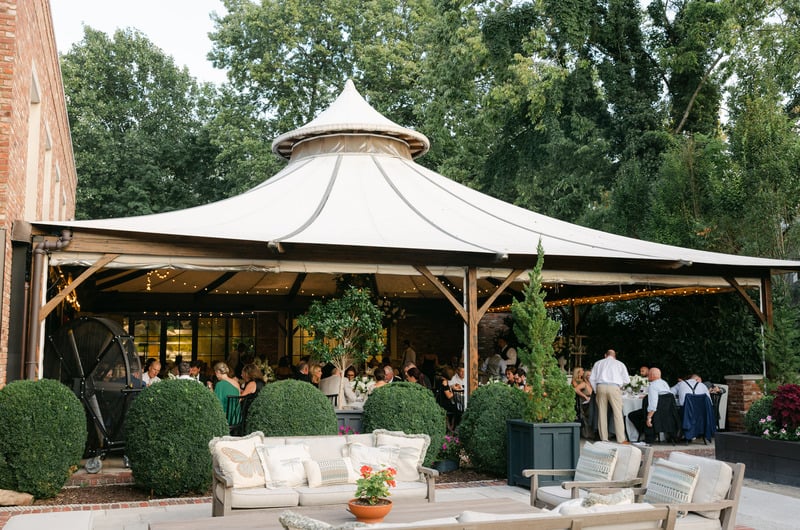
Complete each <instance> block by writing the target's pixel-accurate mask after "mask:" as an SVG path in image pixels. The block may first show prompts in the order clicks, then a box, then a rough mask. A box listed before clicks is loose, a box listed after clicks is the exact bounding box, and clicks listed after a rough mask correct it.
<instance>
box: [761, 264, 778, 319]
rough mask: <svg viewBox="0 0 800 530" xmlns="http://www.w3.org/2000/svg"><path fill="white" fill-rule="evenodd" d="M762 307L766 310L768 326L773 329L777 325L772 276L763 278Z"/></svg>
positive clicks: (765, 315)
mask: <svg viewBox="0 0 800 530" xmlns="http://www.w3.org/2000/svg"><path fill="white" fill-rule="evenodd" d="M761 307H762V308H763V310H764V317H765V319H766V322H767V326H769V327H770V328H771V327H772V326H773V325H774V324H775V320H774V316H775V315H774V312H773V311H772V276H764V277H763V278H761Z"/></svg>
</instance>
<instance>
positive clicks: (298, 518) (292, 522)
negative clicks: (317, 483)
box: [278, 510, 367, 530]
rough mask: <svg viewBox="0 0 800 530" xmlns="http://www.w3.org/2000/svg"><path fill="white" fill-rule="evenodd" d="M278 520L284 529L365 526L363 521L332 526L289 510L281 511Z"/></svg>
mask: <svg viewBox="0 0 800 530" xmlns="http://www.w3.org/2000/svg"><path fill="white" fill-rule="evenodd" d="M278 522H280V523H281V526H283V528H284V530H350V529H351V528H363V527H365V526H367V525H366V524H364V523H358V522H356V521H352V522H349V523H345V524H342V525H339V526H332V525H329V524H328V523H325V522H323V521H318V520H316V519H312V518H311V517H306V516H305V515H300V514H299V513H295V512H293V511H291V510H288V511H285V512H283V513H282V514H281V515H280V517H278Z"/></svg>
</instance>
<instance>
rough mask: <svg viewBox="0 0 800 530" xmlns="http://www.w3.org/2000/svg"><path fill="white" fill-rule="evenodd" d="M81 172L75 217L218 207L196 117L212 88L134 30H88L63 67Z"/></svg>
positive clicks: (217, 180) (208, 148)
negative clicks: (111, 32) (214, 204)
mask: <svg viewBox="0 0 800 530" xmlns="http://www.w3.org/2000/svg"><path fill="white" fill-rule="evenodd" d="M61 63H62V64H61V70H62V74H63V78H64V89H65V93H66V97H67V109H68V111H69V122H70V128H71V130H72V140H73V146H74V151H75V163H76V168H77V172H78V180H79V185H78V190H77V206H76V210H77V212H76V216H77V217H79V218H105V217H122V216H128V215H135V214H148V213H154V212H161V211H167V210H174V209H178V208H184V207H188V206H194V205H197V204H202V203H205V202H209V201H211V200H214V199H218V198H221V197H222V196H223V193H224V191H225V190H224V186H222V183H221V176H220V175H219V174H218V173H217V172H216V170H215V164H214V160H215V157H216V154H217V149H216V147H214V146H213V144H212V143H211V142H210V138H209V137H208V135H207V134H205V133H204V130H203V123H202V121H201V119H200V113H201V112H202V109H200V108H199V105H200V101H201V96H206V97H209V93H210V91H211V88H210V87H208V86H198V84H197V83H196V82H195V81H194V79H193V78H192V77H191V76H190V75H189V73H188V71H187V70H186V69H185V68H183V69H180V68H178V67H177V66H175V63H174V61H173V60H172V58H171V57H168V56H166V55H165V54H164V53H163V52H162V51H161V50H159V49H158V48H156V47H155V46H154V45H153V44H152V43H151V42H150V41H149V40H148V39H147V38H146V37H145V36H144V35H142V34H141V33H139V32H137V31H135V30H118V31H117V32H116V33H115V34H114V36H113V38H109V37H108V36H107V35H106V34H105V33H103V32H100V31H96V30H93V29H91V28H89V27H86V28H85V29H84V37H83V40H82V41H81V42H79V43H77V44H75V45H73V47H72V48H71V49H70V50H69V52H67V53H66V54H64V55H62V57H61Z"/></svg>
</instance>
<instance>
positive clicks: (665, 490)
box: [644, 458, 700, 504]
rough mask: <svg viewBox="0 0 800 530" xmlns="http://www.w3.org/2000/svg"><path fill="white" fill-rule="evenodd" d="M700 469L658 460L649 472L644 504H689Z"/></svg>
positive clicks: (694, 466) (661, 459)
mask: <svg viewBox="0 0 800 530" xmlns="http://www.w3.org/2000/svg"><path fill="white" fill-rule="evenodd" d="M699 471H700V467H699V466H697V465H684V464H679V463H677V462H670V461H668V460H664V459H663V458H659V459H658V460H656V461H655V463H654V464H653V468H652V470H651V471H650V479H649V480H648V481H647V492H646V493H645V495H644V502H650V503H665V504H676V503H677V504H682V503H687V502H691V500H692V495H693V494H694V489H695V487H696V486H697V477H698V475H699Z"/></svg>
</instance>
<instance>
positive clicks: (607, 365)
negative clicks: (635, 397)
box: [589, 350, 631, 443]
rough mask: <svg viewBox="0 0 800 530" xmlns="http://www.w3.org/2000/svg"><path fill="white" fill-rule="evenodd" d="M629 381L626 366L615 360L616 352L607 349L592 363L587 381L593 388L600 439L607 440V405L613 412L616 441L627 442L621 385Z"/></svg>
mask: <svg viewBox="0 0 800 530" xmlns="http://www.w3.org/2000/svg"><path fill="white" fill-rule="evenodd" d="M630 382H631V378H630V376H629V375H628V368H627V367H626V366H625V364H624V363H623V362H622V361H618V360H617V352H615V351H614V350H608V351H607V352H606V355H605V358H603V359H601V360H599V361H597V362H596V363H594V367H593V368H592V375H591V377H590V378H589V383H590V384H591V385H592V388H594V389H595V399H597V414H599V417H598V419H597V430H598V431H599V433H600V439H601V440H602V441H604V442H607V441H608V405H609V404H611V410H612V411H613V412H614V433H615V434H616V436H617V443H628V442H627V441H626V440H625V418H624V417H623V416H622V386H623V385H627V384H628V383H630Z"/></svg>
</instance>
